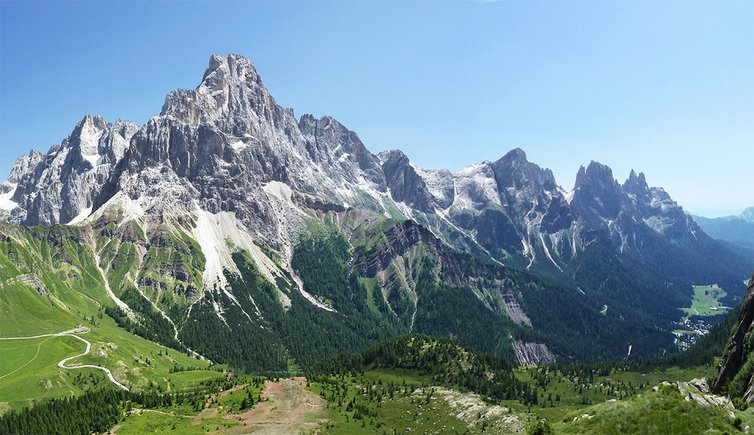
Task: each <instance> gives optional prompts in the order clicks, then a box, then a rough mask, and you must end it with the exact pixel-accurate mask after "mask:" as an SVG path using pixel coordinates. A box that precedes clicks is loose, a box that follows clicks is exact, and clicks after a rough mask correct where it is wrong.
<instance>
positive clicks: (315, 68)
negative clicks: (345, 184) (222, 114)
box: [0, 0, 754, 216]
mask: <svg viewBox="0 0 754 435" xmlns="http://www.w3.org/2000/svg"><path fill="white" fill-rule="evenodd" d="M752 23H754V1H751V0H742V1H703V2H702V1H686V0H683V1H665V2H662V1H660V2H658V1H625V2H622V1H575V0H574V1H546V2H545V1H543V2H536V1H499V2H488V1H479V2H462V3H461V2H459V3H453V2H442V3H432V2H416V3H405V2H390V3H384V2H372V1H363V2H307V3H296V2H275V3H272V2H270V3H266V2H243V3H235V2H228V1H222V2H218V1H212V2H210V1H206V2H202V1H192V2H177V1H158V2H143V1H136V2H113V1H107V2H105V1H102V2H84V1H75V2H74V1H71V2H69V1H60V2H54V3H52V2H50V3H47V2H40V1H31V2H13V1H0V151H1V152H0V179H2V178H5V175H6V174H7V173H8V170H9V169H10V166H11V165H12V162H13V161H14V160H15V158H16V157H17V156H18V155H20V154H23V153H26V152H28V150H29V149H30V148H36V149H39V150H43V151H46V150H47V149H48V148H49V147H50V145H52V144H54V143H58V142H60V141H61V140H62V139H63V138H64V137H66V136H67V135H68V134H69V133H70V131H71V129H72V128H73V126H74V125H75V124H76V122H77V121H78V120H80V119H81V118H82V117H83V116H84V115H85V114H87V113H92V114H101V115H103V116H105V117H106V118H107V119H109V120H114V119H116V118H119V117H120V118H123V119H130V120H132V121H135V122H137V123H143V122H144V121H146V120H147V119H148V118H149V117H151V116H153V115H156V114H157V113H158V112H159V111H160V108H161V107H162V103H163V101H164V96H165V94H166V93H167V92H168V91H169V90H171V89H174V88H193V87H195V86H196V85H197V84H198V83H199V81H200V79H201V76H202V73H203V71H204V69H205V68H206V66H207V62H208V59H209V56H210V54H211V53H213V52H214V53H222V54H224V53H229V52H234V53H240V54H243V55H245V56H248V57H249V58H251V59H252V60H253V61H254V63H255V65H256V66H257V69H258V70H259V72H260V73H261V75H262V78H263V80H264V82H265V83H266V85H267V87H268V88H269V89H270V91H271V92H272V94H273V95H274V96H275V98H276V99H277V101H278V103H280V104H282V105H284V106H287V107H292V108H294V109H295V111H296V114H297V115H301V114H303V113H313V114H314V115H317V116H321V115H325V114H328V115H332V116H334V117H335V118H337V119H338V120H339V121H341V122H342V123H343V124H345V125H346V126H347V127H349V128H350V129H352V130H354V131H356V132H357V133H358V134H359V136H360V137H361V138H362V140H363V141H364V143H365V144H366V145H367V147H368V148H369V149H370V150H371V151H373V152H378V151H381V150H384V149H390V148H401V149H402V150H404V151H405V152H406V153H407V154H408V155H409V157H410V158H411V159H412V160H413V161H415V162H416V163H417V164H419V165H420V166H423V167H428V168H440V167H447V168H450V169H453V170H457V169H460V168H461V167H463V166H465V165H467V164H471V163H474V162H478V161H481V160H495V159H497V158H499V157H501V156H502V155H503V154H504V153H505V152H507V151H508V150H510V149H511V148H514V147H521V148H522V149H524V150H525V151H526V152H527V154H528V156H529V160H531V161H533V162H536V163H537V164H539V165H540V166H543V167H548V168H551V169H552V170H553V171H554V172H555V175H556V177H557V179H558V182H559V183H560V184H561V185H562V186H563V187H564V188H566V189H567V190H570V189H571V188H572V186H573V182H574V178H575V174H576V172H577V170H578V168H579V166H580V165H582V164H583V165H586V164H588V163H589V161H590V160H597V161H600V162H602V163H605V164H607V165H609V166H611V167H612V168H613V170H614V173H615V175H616V178H618V179H619V180H620V181H621V182H622V181H623V180H625V178H626V177H627V176H628V172H629V170H630V169H631V168H635V169H636V170H637V171H643V172H645V173H646V175H647V179H648V181H649V183H650V184H651V185H658V186H663V187H665V188H666V190H668V192H669V193H670V194H671V195H672V196H673V197H674V198H675V199H676V200H678V202H679V203H680V204H681V205H683V206H684V208H686V209H687V210H689V211H691V212H694V213H699V214H703V215H707V216H718V215H725V214H737V213H738V212H740V211H741V210H743V209H744V208H745V207H747V206H752V205H754V25H753V24H752Z"/></svg>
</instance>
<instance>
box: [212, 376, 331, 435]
mask: <svg viewBox="0 0 754 435" xmlns="http://www.w3.org/2000/svg"><path fill="white" fill-rule="evenodd" d="M305 387H306V379H305V378H292V379H281V380H280V381H279V382H272V381H267V382H266V383H265V388H264V392H263V393H262V397H264V398H265V399H267V400H265V401H262V402H260V403H257V404H256V405H255V406H254V408H253V409H251V410H249V411H247V412H244V413H242V414H231V415H228V416H226V417H225V418H229V419H233V420H236V421H238V422H239V423H240V425H239V426H236V427H233V428H230V429H229V430H228V432H227V433H236V434H238V433H258V434H299V433H310V432H314V431H315V430H316V429H317V428H318V427H320V426H321V425H322V424H323V423H326V422H327V418H326V417H325V412H324V410H325V406H326V405H327V402H326V401H325V400H324V399H322V398H321V397H319V396H317V395H316V394H314V393H312V392H310V391H308V390H306V388H305Z"/></svg>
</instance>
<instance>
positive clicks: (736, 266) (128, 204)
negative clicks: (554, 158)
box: [0, 54, 752, 365]
mask: <svg viewBox="0 0 754 435" xmlns="http://www.w3.org/2000/svg"><path fill="white" fill-rule="evenodd" d="M0 195H2V196H0V208H3V209H4V213H3V214H4V216H5V218H6V219H7V220H8V221H10V222H12V223H14V224H18V225H23V226H35V225H44V226H48V225H55V224H69V225H76V226H78V227H80V228H81V231H83V232H84V233H85V234H87V236H86V237H82V240H85V241H86V242H87V243H88V245H89V248H90V249H91V250H93V254H94V257H95V258H96V259H97V262H98V267H101V268H102V270H103V275H104V274H110V275H112V279H111V281H112V282H110V283H109V284H110V286H111V287H112V288H114V290H113V293H114V295H115V297H118V298H122V299H124V300H125V302H123V301H121V302H122V303H123V304H124V305H121V304H120V303H118V306H121V307H122V306H126V307H128V309H127V310H125V312H124V313H123V316H122V319H121V320H122V321H123V323H124V325H129V323H128V321H131V322H136V323H137V324H142V326H144V325H146V324H148V323H149V322H153V323H154V324H155V325H161V326H160V328H159V329H160V330H161V331H167V333H164V334H163V335H161V336H155V337H150V338H153V339H156V340H163V341H165V342H167V341H170V342H171V343H174V342H178V341H179V340H183V341H185V342H186V345H187V346H191V348H194V349H198V350H199V351H201V352H205V353H207V352H209V353H211V352H216V354H215V355H213V357H215V358H216V357H217V355H221V354H222V355H224V354H223V352H226V351H227V352H229V351H228V350H227V349H216V348H214V349H213V348H211V346H215V345H216V343H213V344H212V345H209V344H208V343H207V342H206V341H202V340H203V339H202V338H201V337H209V336H214V335H213V334H216V336H217V337H221V336H223V335H222V333H221V331H222V330H223V328H230V329H232V330H234V331H236V332H238V335H243V336H248V337H247V338H248V339H254V340H264V341H263V342H262V341H257V342H255V343H256V344H260V345H261V344H264V346H268V347H265V349H268V350H269V355H272V356H271V357H270V360H269V361H267V362H266V363H269V364H271V365H275V364H280V361H285V360H286V358H285V357H284V356H282V355H283V354H286V352H288V354H289V355H290V354H294V355H297V357H298V360H299V361H301V360H304V361H308V360H309V359H314V358H315V357H314V356H313V355H316V352H318V351H317V350H311V352H314V354H310V353H306V352H303V351H301V350H300V349H298V348H296V347H295V346H308V345H305V344H302V343H303V342H304V341H305V340H303V339H302V338H301V337H300V336H299V335H298V334H301V333H302V332H301V331H294V329H296V328H294V327H293V326H291V325H298V326H299V327H302V325H305V328H309V329H312V330H325V329H327V328H335V329H337V330H338V331H342V334H344V337H348V338H344V339H343V340H342V342H341V343H338V342H335V343H330V345H331V346H339V345H346V344H348V345H349V346H350V345H353V346H362V345H363V344H364V343H363V342H362V340H367V339H370V340H371V339H377V338H384V337H385V336H389V335H394V334H397V333H401V332H406V331H409V332H410V331H414V328H419V329H420V330H419V332H427V333H432V334H435V335H443V336H451V337H460V338H459V339H460V340H466V341H465V343H469V342H473V345H474V346H476V347H475V348H477V349H480V348H481V349H482V350H484V351H488V352H491V353H495V352H497V353H499V354H501V355H502V354H513V353H514V351H515V353H516V354H518V355H519V362H521V363H536V362H543V361H547V360H551V359H552V358H553V357H555V355H554V354H553V353H552V352H551V351H550V350H549V348H548V346H549V347H550V348H553V349H555V353H556V354H557V357H564V358H572V359H575V358H578V357H579V352H582V351H585V349H587V348H588V346H587V343H589V342H592V341H594V346H593V347H594V349H597V350H595V351H594V352H595V355H611V356H616V355H621V356H623V353H624V352H626V353H627V352H630V351H629V349H633V352H634V353H633V354H632V355H637V354H649V353H653V352H656V351H658V350H660V349H661V348H666V347H670V346H672V335H671V333H670V331H671V330H672V329H673V322H674V321H677V320H679V319H680V311H679V310H678V308H679V307H682V306H688V304H689V303H690V293H691V284H698V283H718V284H720V285H721V286H723V287H724V288H726V289H728V290H729V292H730V293H731V294H732V295H736V294H737V293H740V292H739V290H740V288H739V287H742V286H741V282H742V280H743V277H744V276H746V275H747V274H748V273H750V270H751V268H752V261H749V260H748V259H746V258H743V257H740V256H738V255H737V254H735V253H732V252H730V251H729V250H728V249H726V248H725V247H724V246H722V245H721V244H720V243H718V242H716V241H715V240H713V239H711V238H710V237H709V236H707V235H706V234H705V232H704V231H703V230H702V229H701V228H700V227H699V226H698V225H697V224H696V223H695V222H694V220H693V219H692V218H691V217H689V216H688V215H686V214H685V213H684V212H683V209H682V208H681V207H680V206H679V205H678V204H677V203H676V202H675V201H673V200H672V198H671V197H670V196H669V195H668V194H667V193H666V192H665V191H664V190H663V189H662V188H658V187H650V186H649V185H648V184H647V182H646V179H645V176H644V174H643V173H639V174H636V173H635V172H634V171H632V172H631V174H630V175H629V178H628V179H627V180H626V181H625V182H624V183H623V184H621V183H619V182H618V181H616V180H615V178H614V176H613V173H612V170H611V169H610V168H609V167H607V166H605V165H603V164H600V163H598V162H591V163H590V164H589V165H587V166H586V167H581V168H580V169H579V171H578V175H577V178H576V183H575V186H574V189H573V190H571V191H565V190H564V189H562V188H561V187H560V186H559V185H558V184H557V182H556V180H555V177H554V175H553V173H552V171H550V170H549V169H542V168H540V167H539V166H537V165H536V164H534V163H531V162H529V161H528V160H527V157H526V154H525V153H524V151H522V150H521V149H518V148H516V149H514V150H511V151H509V152H508V153H506V154H505V155H504V156H503V157H501V158H500V159H499V160H496V161H494V162H482V163H478V164H473V165H470V166H468V167H466V168H464V169H462V170H460V171H458V172H455V173H453V172H450V171H448V170H444V169H441V170H428V169H422V168H420V167H418V166H416V165H415V164H413V163H412V162H411V161H410V160H409V158H408V157H407V156H406V155H405V154H404V153H403V152H401V151H398V150H394V151H386V152H382V153H380V154H378V155H375V154H372V153H371V152H370V151H369V150H368V149H367V148H366V146H365V145H364V144H363V143H362V142H361V140H360V139H359V137H358V136H357V135H356V133H354V132H352V131H350V130H348V129H347V128H346V127H345V126H343V125H342V124H340V123H339V122H338V121H336V120H335V119H333V118H331V117H328V116H324V117H321V118H315V117H313V116H311V115H303V116H301V117H300V118H298V119H296V117H295V116H294V112H293V110H291V109H288V108H283V107H281V106H279V105H278V104H277V103H276V102H275V100H274V98H273V97H272V96H271V94H270V93H269V91H268V90H267V89H266V88H265V87H264V85H263V83H262V81H261V78H260V77H259V75H258V74H257V72H256V69H255V68H254V66H253V64H252V63H251V61H249V60H248V59H246V58H244V57H243V56H239V55H233V54H231V55H227V56H218V55H213V56H212V57H211V58H210V62H209V66H208V68H207V70H206V71H205V73H204V75H203V77H202V80H201V82H200V84H199V85H198V86H197V88H196V89H193V90H176V91H172V92H170V93H169V94H168V95H167V97H166V99H165V103H164V105H163V107H162V110H161V112H160V114H159V115H157V116H155V117H153V118H151V119H149V120H148V121H147V122H146V123H145V124H144V125H142V126H136V125H135V124H132V123H130V122H127V121H116V122H114V123H109V122H107V121H105V120H104V119H103V118H101V117H93V116H87V117H85V118H84V119H83V120H82V121H81V122H79V123H78V124H77V126H76V127H75V128H74V130H73V131H72V133H71V135H70V136H69V137H68V138H67V139H65V140H64V141H63V142H61V144H59V145H55V146H53V147H52V148H51V149H50V151H49V152H48V153H47V154H46V155H42V154H40V153H35V152H32V153H31V154H30V155H29V156H25V157H22V158H20V159H19V160H18V162H17V163H16V165H15V166H14V168H13V171H12V172H11V177H10V178H9V180H8V182H6V183H5V184H3V185H2V186H1V187H0ZM417 224H419V225H417ZM90 233H91V234H90ZM312 240H313V241H315V242H316V243H315V242H312ZM326 259H329V260H327V262H325V260H326ZM477 261H481V263H482V264H481V265H480V264H477ZM247 263H248V264H247ZM302 265H307V266H306V267H304V266H302ZM308 267H316V268H317V270H318V271H319V272H322V274H323V275H322V276H318V275H313V274H312V273H311V270H309V269H308ZM519 270H520V272H519ZM529 272H534V273H537V274H542V275H545V276H546V277H547V278H545V279H541V280H540V279H539V278H537V275H532V274H531V273H529ZM108 276H109V275H108ZM252 276H253V277H254V278H250V277H252ZM243 277H246V278H243ZM239 278H243V279H240V280H239ZM257 278H258V279H259V280H260V281H259V282H258V283H257ZM319 280H324V281H319ZM254 283H256V284H254ZM264 283H267V284H264ZM268 284H269V285H268ZM558 298H561V299H558ZM270 300H272V301H274V304H268V303H267V302H269V301H270ZM554 300H559V301H560V306H559V307H558V308H560V309H559V310H553V308H554V307H550V306H548V305H551V304H552V301H554ZM276 304H277V305H276ZM301 304H304V305H305V306H306V308H305V309H304V308H302V309H301V310H303V311H301V310H299V309H298V308H296V307H300V306H301ZM139 307H142V308H141V311H140V308H139ZM144 307H146V308H144ZM129 310H130V311H129ZM312 310H313V311H312ZM454 310H455V311H454ZM464 310H467V311H464ZM315 313H316V314H315ZM344 313H345V314H344ZM480 313H483V314H480ZM441 314H442V315H441ZM341 315H342V316H344V317H341ZM150 316H151V317H150ZM286 316H288V317H286ZM297 316H302V317H297ZM454 316H462V317H459V318H455V317H454ZM467 318H475V319H476V321H477V322H479V324H478V325H464V324H463V321H465V320H466V319H467ZM125 319H129V320H128V321H127V320H125ZM149 319H151V320H149ZM197 319H201V320H200V321H197ZM271 319H277V320H275V321H273V320H271ZM281 319H287V320H285V321H283V320H281ZM323 319H325V320H323ZM344 319H345V320H344ZM526 320H529V321H528V322H527V321H526ZM446 321H447V324H446V323H443V322H446ZM286 322H290V324H289V323H286ZM311 322H314V324H316V325H318V326H317V327H316V328H315V327H314V326H312V325H313V323H311ZM322 322H326V323H322ZM342 322H345V323H342ZM348 322H352V323H348ZM484 322H486V323H484ZM325 324H326V325H327V327H325V326H323V325H325ZM273 325H276V326H273ZM286 325H288V326H286ZM345 325H347V326H348V327H346V326H345ZM482 325H483V326H484V327H485V328H488V329H489V328H497V329H499V331H502V332H499V333H498V334H496V335H494V342H478V341H474V340H478V337H477V336H478V334H475V333H474V332H473V331H471V330H469V329H467V328H472V329H475V328H476V327H482ZM131 326H132V327H134V328H135V330H136V329H137V328H136V327H135V326H133V325H131ZM275 327H277V328H282V329H275ZM250 328H261V329H262V330H264V331H265V332H261V333H259V335H258V336H255V334H253V333H251V332H249V331H250V330H251V329H250ZM317 328H319V329H317ZM338 328H343V329H338ZM421 328H425V329H421ZM636 328H644V329H646V331H645V333H643V334H641V336H638V337H637V336H636V335H635V334H633V333H629V330H637V329H636ZM255 330H256V329H255ZM354 331H361V332H363V334H361V335H357V336H354V335H351V334H353V332H354ZM366 331H371V332H369V334H372V335H373V336H370V335H369V334H367V333H366ZM368 337H371V338H368ZM573 337H577V338H573ZM628 337H634V338H632V339H631V340H632V341H631V342H629V341H628ZM320 338H321V339H322V340H329V339H331V337H330V338H328V337H327V335H322V336H321V337H320ZM238 339H239V340H242V338H238ZM349 340H351V341H349ZM490 340H492V339H490ZM569 340H574V343H570V342H568V341H569ZM599 340H602V341H599ZM623 340H626V341H625V342H624V341H623ZM567 342H568V343H567ZM349 343H350V344H349ZM236 344H238V346H248V344H249V343H246V342H239V343H236ZM297 349H298V350H297ZM526 349H528V351H526V352H524V351H523V350H526ZM619 349H620V350H619ZM527 355H529V356H527ZM531 355H533V356H531ZM595 355H592V356H595ZM247 357H248V355H247V356H239V355H236V354H234V356H233V358H238V359H239V360H241V359H243V358H247ZM272 361H274V364H273V362H272Z"/></svg>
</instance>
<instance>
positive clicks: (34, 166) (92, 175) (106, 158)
mask: <svg viewBox="0 0 754 435" xmlns="http://www.w3.org/2000/svg"><path fill="white" fill-rule="evenodd" d="M137 129H138V126H136V124H133V123H131V122H127V121H120V120H119V121H117V122H115V123H108V122H106V121H105V120H104V119H103V118H102V117H99V116H86V117H85V118H84V119H82V120H81V121H80V122H79V123H78V124H77V125H76V127H75V128H74V129H73V132H71V134H70V135H69V136H68V138H66V139H65V140H63V142H61V143H60V144H59V145H55V146H53V147H52V148H51V149H50V151H49V152H48V153H47V154H46V155H44V156H43V155H42V154H40V153H37V152H32V153H31V154H29V155H28V156H25V157H21V158H20V159H19V160H18V161H17V162H16V164H15V165H14V167H13V170H12V171H11V176H10V177H9V179H8V181H9V182H11V183H17V186H16V190H15V193H14V194H13V197H12V200H13V201H14V202H16V203H17V205H18V206H17V208H15V209H14V210H12V215H11V220H12V221H14V222H17V223H21V224H23V225H40V224H44V225H51V224H58V223H71V222H72V221H74V220H76V218H79V220H81V219H83V218H84V217H86V216H88V215H89V214H90V213H91V211H92V206H93V203H94V198H95V196H96V195H97V194H98V193H99V191H100V189H101V188H102V186H103V185H104V184H105V182H106V181H107V179H108V178H109V177H110V175H111V173H112V171H113V169H114V167H115V166H116V164H117V163H118V161H119V160H120V159H121V158H122V157H123V154H124V153H125V150H126V148H127V147H128V144H129V141H130V139H131V136H133V134H134V133H135V132H136V130H137Z"/></svg>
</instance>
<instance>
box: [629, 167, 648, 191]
mask: <svg viewBox="0 0 754 435" xmlns="http://www.w3.org/2000/svg"><path fill="white" fill-rule="evenodd" d="M623 189H624V190H625V191H626V192H628V193H633V194H637V195H638V194H641V193H646V192H649V185H648V184H647V179H646V177H645V176H644V173H643V172H639V175H636V172H635V171H634V170H633V169H631V173H630V174H629V175H628V180H626V182H625V183H623Z"/></svg>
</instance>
